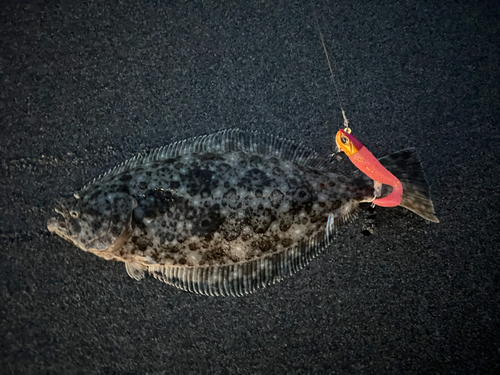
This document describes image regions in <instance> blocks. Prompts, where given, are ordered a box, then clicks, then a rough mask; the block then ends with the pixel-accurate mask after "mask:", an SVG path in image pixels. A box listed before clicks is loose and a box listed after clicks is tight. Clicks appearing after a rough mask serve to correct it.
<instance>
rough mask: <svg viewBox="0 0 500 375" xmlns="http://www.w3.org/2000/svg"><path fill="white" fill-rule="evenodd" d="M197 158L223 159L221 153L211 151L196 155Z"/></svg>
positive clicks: (205, 159)
mask: <svg viewBox="0 0 500 375" xmlns="http://www.w3.org/2000/svg"><path fill="white" fill-rule="evenodd" d="M198 157H199V159H200V160H202V161H209V160H224V158H223V157H222V156H221V155H218V154H214V153H212V152H207V153H204V154H200V155H198Z"/></svg>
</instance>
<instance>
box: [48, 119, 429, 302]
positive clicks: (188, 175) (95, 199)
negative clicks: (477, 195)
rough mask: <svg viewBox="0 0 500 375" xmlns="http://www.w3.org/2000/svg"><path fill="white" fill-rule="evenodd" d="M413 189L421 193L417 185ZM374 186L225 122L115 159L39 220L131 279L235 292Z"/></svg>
mask: <svg viewBox="0 0 500 375" xmlns="http://www.w3.org/2000/svg"><path fill="white" fill-rule="evenodd" d="M411 158H414V154H412V153H411V152H410V154H408V155H406V159H408V160H409V159H411ZM398 163H399V164H398V165H399V166H401V162H398ZM413 163H414V162H413ZM417 163H418V164H420V163H419V162H418V160H417ZM399 166H398V168H399ZM420 175H422V176H423V172H421V173H420ZM419 177H420V176H419ZM424 181H425V179H424ZM403 183H404V182H403ZM390 190H391V188H390V187H389V188H387V187H386V188H385V189H384V194H385V195H388V194H389V193H390ZM420 190H422V189H420ZM420 190H419V191H420ZM423 190H425V186H424V188H423ZM421 195H422V197H423V198H424V200H425V199H426V200H427V201H428V202H430V199H428V188H427V193H426V192H425V191H424V192H423V194H421ZM373 197H374V186H373V181H372V180H371V179H369V178H368V177H366V176H364V175H361V174H358V175H354V176H352V177H348V176H343V175H339V174H338V173H336V172H335V168H334V166H333V165H331V164H330V163H329V162H328V161H327V160H326V159H323V158H321V157H319V156H318V155H317V154H316V153H315V152H314V151H311V150H309V149H307V148H306V147H304V146H302V145H300V144H297V143H295V142H292V141H288V140H285V139H282V138H278V137H273V136H270V135H267V134H261V133H254V132H244V131H240V130H237V129H233V130H227V131H222V132H219V133H215V134H213V135H209V136H202V137H196V138H193V139H189V140H184V141H182V142H176V143H174V144H171V145H169V146H166V147H163V148H160V149H157V150H154V151H152V152H151V153H149V154H148V155H143V156H138V157H135V158H132V159H130V160H128V161H126V162H124V163H122V164H120V165H119V166H117V167H115V168H114V169H112V170H110V171H109V172H108V173H105V174H103V175H101V176H99V177H98V178H96V179H95V180H94V181H92V182H91V183H90V184H88V185H87V186H85V187H84V188H83V189H82V190H81V191H80V192H78V193H77V194H75V196H74V197H72V198H69V199H63V200H60V201H59V203H58V205H57V207H56V211H57V212H58V213H60V214H61V215H62V216H63V220H60V219H58V218H52V219H50V220H49V221H48V223H47V226H48V229H49V230H50V231H51V232H54V233H56V234H58V235H60V236H61V237H62V238H64V239H66V240H68V241H70V242H72V243H73V244H75V245H76V246H78V247H80V248H81V249H83V250H85V251H88V252H91V253H94V254H95V255H98V256H100V257H102V258H104V259H107V260H118V261H122V262H125V265H126V269H127V272H128V273H129V275H130V276H131V277H133V278H135V279H140V278H142V277H143V274H144V272H145V271H149V273H151V274H153V275H154V276H155V277H157V278H159V279H161V280H162V281H165V282H167V283H169V284H172V285H175V286H177V287H179V288H181V289H184V290H188V291H191V292H196V293H201V294H206V295H243V294H246V293H249V292H253V291H254V290H256V289H258V288H261V287H265V286H267V285H270V284H272V283H274V282H276V281H277V280H279V279H281V278H282V277H284V276H287V275H290V274H292V273H294V272H296V271H297V270H299V269H300V268H302V267H303V266H304V265H306V264H307V263H308V262H309V261H310V260H311V259H312V258H314V257H315V256H316V255H317V254H318V253H319V252H321V251H322V250H323V249H324V248H325V247H326V246H327V245H328V244H329V242H330V241H331V239H332V234H333V230H334V227H336V226H338V225H339V224H341V223H343V222H345V221H346V220H347V219H348V218H349V217H350V216H352V214H353V213H354V212H355V210H356V209H357V207H358V205H359V203H361V202H368V201H372V200H373ZM407 208H408V207H407ZM410 209H411V207H410ZM428 209H429V207H428ZM430 210H431V211H432V212H431V213H430V214H433V207H432V203H430ZM414 211H415V210H414ZM417 213H418V212H417ZM419 214H420V213H419ZM421 216H422V215H421Z"/></svg>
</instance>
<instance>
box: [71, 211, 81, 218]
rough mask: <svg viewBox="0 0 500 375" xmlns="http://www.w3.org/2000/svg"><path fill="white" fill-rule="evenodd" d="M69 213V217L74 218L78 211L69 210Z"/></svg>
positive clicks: (77, 215)
mask: <svg viewBox="0 0 500 375" xmlns="http://www.w3.org/2000/svg"><path fill="white" fill-rule="evenodd" d="M69 214H70V215H71V217H74V218H75V219H76V218H77V217H79V216H80V214H79V213H78V211H75V210H71V211H70V212H69Z"/></svg>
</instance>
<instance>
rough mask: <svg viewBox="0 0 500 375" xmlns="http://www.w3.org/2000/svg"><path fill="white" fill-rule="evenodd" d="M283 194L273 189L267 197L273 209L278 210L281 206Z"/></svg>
mask: <svg viewBox="0 0 500 375" xmlns="http://www.w3.org/2000/svg"><path fill="white" fill-rule="evenodd" d="M283 197H284V195H283V193H282V192H281V191H279V190H277V189H274V190H273V192H272V193H271V195H270V196H269V199H270V200H271V205H272V206H273V207H274V208H278V207H279V206H280V204H281V201H282V200H283Z"/></svg>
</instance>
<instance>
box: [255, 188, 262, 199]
mask: <svg viewBox="0 0 500 375" xmlns="http://www.w3.org/2000/svg"><path fill="white" fill-rule="evenodd" d="M255 198H262V190H260V189H257V190H255Z"/></svg>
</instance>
